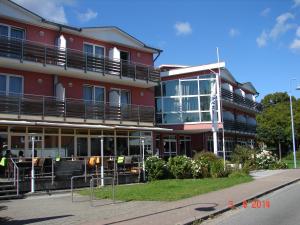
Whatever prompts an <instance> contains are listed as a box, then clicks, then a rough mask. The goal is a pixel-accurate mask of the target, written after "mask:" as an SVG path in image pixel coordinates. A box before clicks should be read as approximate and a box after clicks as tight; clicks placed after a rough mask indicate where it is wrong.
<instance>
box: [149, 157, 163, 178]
mask: <svg viewBox="0 0 300 225" xmlns="http://www.w3.org/2000/svg"><path fill="white" fill-rule="evenodd" d="M145 169H146V173H147V177H148V180H149V181H153V180H158V179H163V178H165V177H166V174H167V166H166V162H165V161H164V160H163V159H160V158H158V157H157V156H150V157H148V158H147V159H146V162H145Z"/></svg>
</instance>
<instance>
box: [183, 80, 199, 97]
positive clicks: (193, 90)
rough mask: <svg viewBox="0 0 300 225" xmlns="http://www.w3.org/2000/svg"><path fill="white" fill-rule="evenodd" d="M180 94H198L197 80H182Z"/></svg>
mask: <svg viewBox="0 0 300 225" xmlns="http://www.w3.org/2000/svg"><path fill="white" fill-rule="evenodd" d="M181 95H198V81H197V80H193V81H182V82H181Z"/></svg>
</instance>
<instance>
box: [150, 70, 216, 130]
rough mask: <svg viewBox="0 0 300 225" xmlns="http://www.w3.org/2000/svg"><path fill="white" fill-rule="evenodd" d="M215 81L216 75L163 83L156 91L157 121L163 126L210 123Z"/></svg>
mask: <svg viewBox="0 0 300 225" xmlns="http://www.w3.org/2000/svg"><path fill="white" fill-rule="evenodd" d="M215 79H216V78H215V76H214V75H200V76H195V77H192V78H184V79H178V80H170V81H163V82H162V83H161V85H160V86H158V87H156V89H155V90H156V91H155V94H156V99H155V103H156V104H155V107H156V118H157V119H156V121H157V122H158V123H162V124H180V123H195V122H210V121H211V118H210V117H211V116H210V102H211V92H212V90H213V87H215ZM161 92H162V93H161Z"/></svg>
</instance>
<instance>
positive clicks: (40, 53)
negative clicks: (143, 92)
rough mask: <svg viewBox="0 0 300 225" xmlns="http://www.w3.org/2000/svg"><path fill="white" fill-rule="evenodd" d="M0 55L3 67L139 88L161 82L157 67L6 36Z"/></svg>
mask: <svg viewBox="0 0 300 225" xmlns="http://www.w3.org/2000/svg"><path fill="white" fill-rule="evenodd" d="M0 58H1V61H0V66H3V67H7V66H8V65H9V67H10V68H11V67H12V66H13V67H14V68H15V69H21V70H28V71H35V72H44V73H54V74H59V75H63V76H70V77H77V78H81V79H90V80H99V81H104V82H110V83H117V84H125V85H130V86H136V87H145V88H147V87H153V86H155V85H157V83H158V82H159V81H160V71H159V70H158V69H156V68H154V67H153V66H149V65H143V64H139V63H133V62H129V61H125V60H113V59H109V58H106V57H95V56H93V55H90V54H87V53H84V52H82V51H78V50H73V49H61V48H59V47H56V46H51V45H45V44H42V43H37V42H32V41H28V40H23V39H15V38H8V37H5V36H1V37H0Z"/></svg>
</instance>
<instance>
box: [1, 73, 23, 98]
mask: <svg viewBox="0 0 300 225" xmlns="http://www.w3.org/2000/svg"><path fill="white" fill-rule="evenodd" d="M0 94H2V95H20V94H23V77H20V76H12V75H2V74H0Z"/></svg>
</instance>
